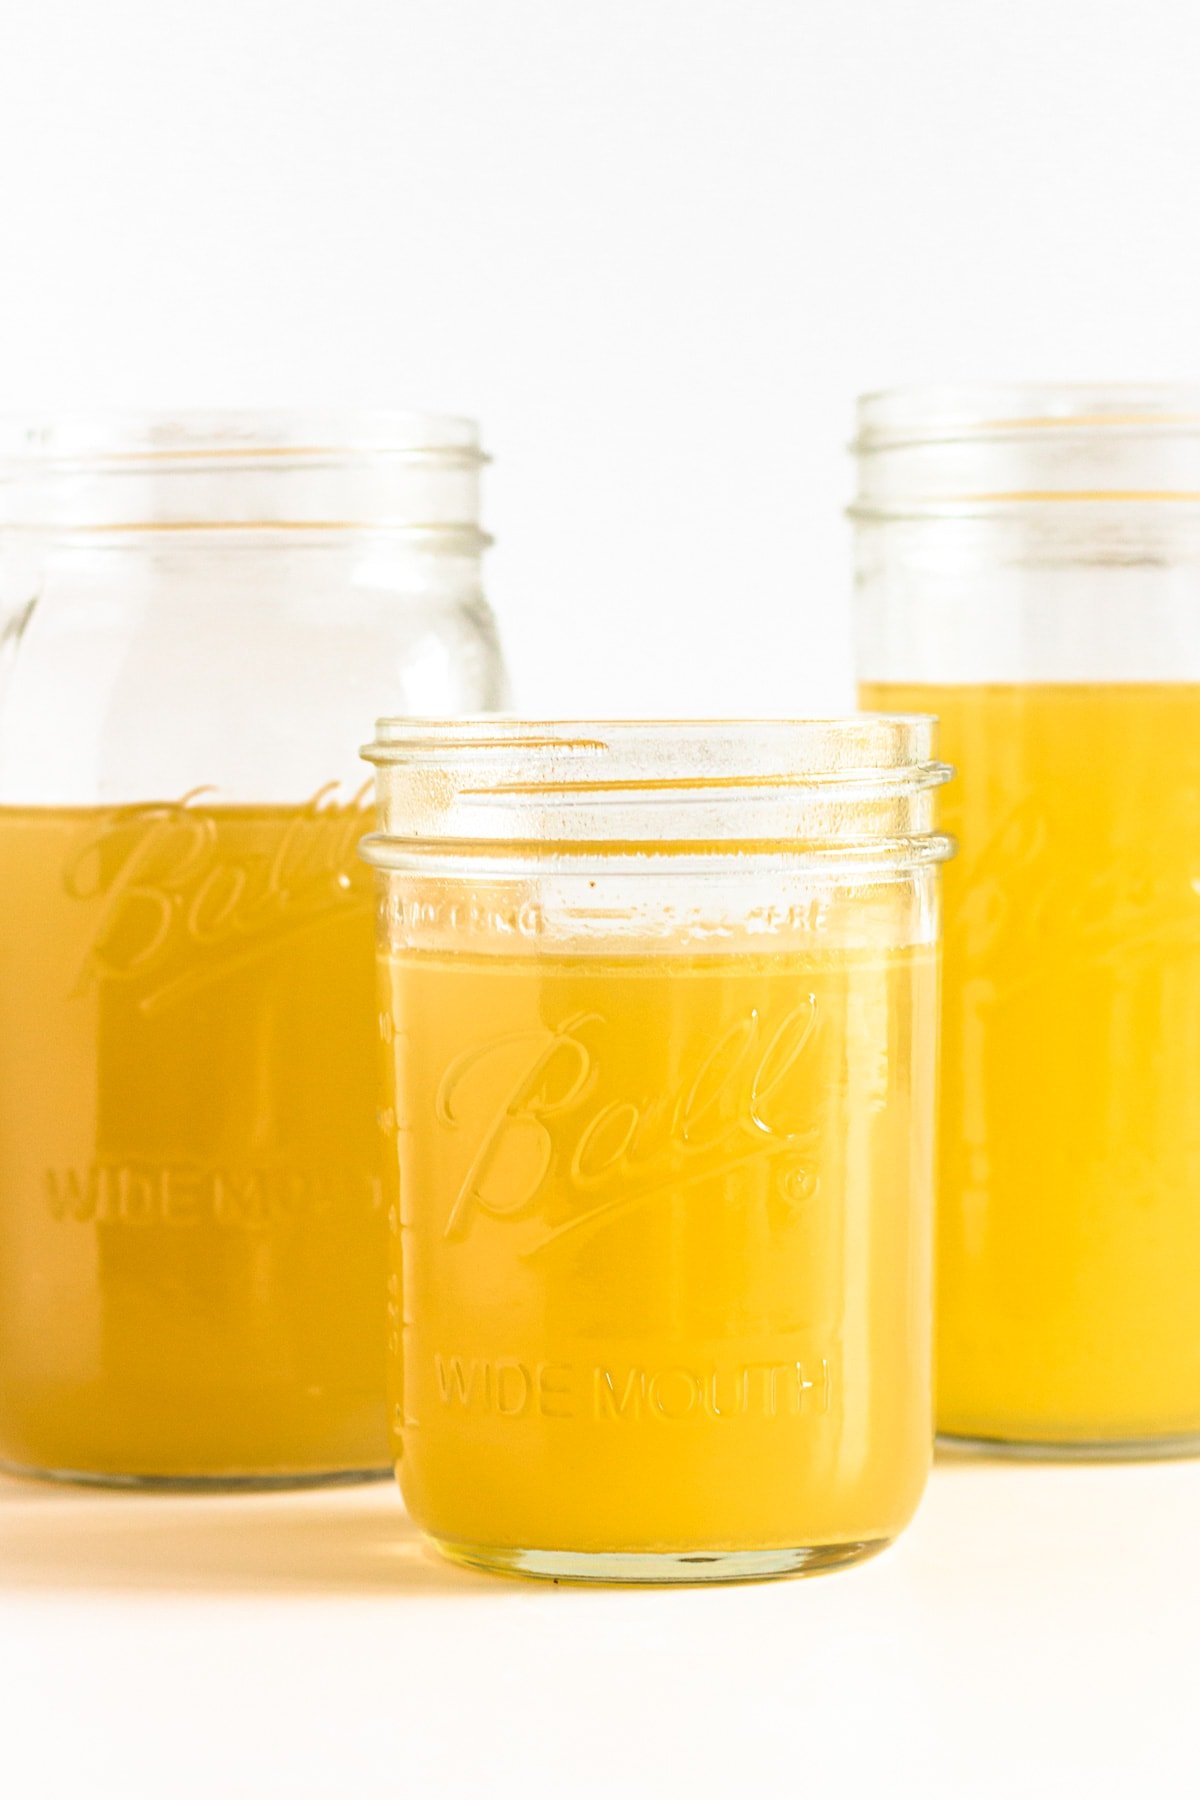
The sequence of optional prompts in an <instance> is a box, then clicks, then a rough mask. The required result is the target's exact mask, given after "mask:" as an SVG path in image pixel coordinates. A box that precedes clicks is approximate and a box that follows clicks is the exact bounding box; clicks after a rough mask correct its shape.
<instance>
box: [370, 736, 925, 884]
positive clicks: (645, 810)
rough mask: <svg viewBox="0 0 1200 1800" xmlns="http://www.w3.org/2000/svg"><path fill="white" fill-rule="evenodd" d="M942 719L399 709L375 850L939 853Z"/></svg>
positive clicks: (622, 857)
mask: <svg viewBox="0 0 1200 1800" xmlns="http://www.w3.org/2000/svg"><path fill="white" fill-rule="evenodd" d="M936 734H937V720H936V719H935V718H933V717H932V716H931V715H929V714H923V713H890V714H889V713H856V714H844V715H841V716H839V717H834V718H808V719H778V718H776V719H667V718H657V719H612V720H586V719H531V718H513V717H510V716H505V715H495V716H488V715H477V716H475V717H469V718H458V719H419V718H402V717H401V718H384V719H380V720H379V721H378V724H377V727H376V736H375V738H374V740H373V741H372V743H370V744H368V745H366V746H365V747H364V749H363V752H362V754H363V756H364V758H365V759H366V760H367V761H368V762H371V763H373V764H374V765H375V766H376V769H377V785H378V796H379V830H378V831H377V832H376V833H375V834H374V835H373V836H372V837H370V838H368V839H367V840H366V842H365V844H364V846H363V852H364V855H366V857H367V859H368V860H369V861H371V862H374V863H376V864H378V865H380V866H384V867H392V868H395V867H398V866H400V864H401V862H403V861H404V860H405V859H414V860H416V861H418V862H421V863H427V862H428V861H429V859H431V858H434V859H438V860H441V859H450V860H458V859H461V858H468V859H469V858H472V857H484V858H486V859H491V860H493V861H494V859H495V858H496V857H497V856H500V857H501V858H503V857H504V856H505V855H511V856H513V857H515V858H517V859H521V858H528V857H539V858H542V857H546V856H551V857H554V858H559V859H566V860H568V861H570V862H571V863H572V864H577V863H578V862H579V861H580V860H583V861H587V862H588V863H589V864H594V865H596V866H605V867H607V868H612V867H613V866H615V865H616V864H622V865H628V866H637V865H638V863H639V859H640V860H641V861H643V862H644V861H645V860H646V859H647V858H650V857H655V856H657V857H662V856H668V857H670V858H672V859H673V860H674V859H690V860H691V861H692V863H694V864H695V866H696V867H697V869H699V868H701V867H702V866H711V865H713V864H720V863H722V862H727V861H728V858H729V857H730V855H732V854H736V855H738V856H739V857H743V858H753V859H755V860H756V861H761V860H764V859H765V860H766V861H768V862H769V861H772V860H773V861H775V862H778V860H779V859H780V858H783V859H785V860H787V861H789V862H790V863H792V864H794V863H795V862H797V861H809V860H814V859H820V860H822V861H823V860H826V859H827V858H829V857H830V856H833V857H836V858H837V859H839V860H843V861H848V862H849V861H857V860H860V859H862V860H867V861H870V862H871V863H873V864H878V863H880V862H883V863H887V864H889V865H893V864H895V863H896V862H914V861H940V860H942V859H943V858H944V857H945V856H947V855H949V854H950V851H951V845H950V841H949V840H948V839H946V838H945V837H943V836H941V835H939V834H938V833H937V832H936V830H935V829H934V818H933V813H932V811H931V806H932V793H931V790H933V789H935V788H937V787H940V786H941V784H942V783H943V782H944V781H946V780H948V779H949V778H950V775H951V773H952V771H951V770H950V769H949V768H947V767H946V765H945V764H943V763H941V762H938V761H937V760H936V755H935V752H936Z"/></svg>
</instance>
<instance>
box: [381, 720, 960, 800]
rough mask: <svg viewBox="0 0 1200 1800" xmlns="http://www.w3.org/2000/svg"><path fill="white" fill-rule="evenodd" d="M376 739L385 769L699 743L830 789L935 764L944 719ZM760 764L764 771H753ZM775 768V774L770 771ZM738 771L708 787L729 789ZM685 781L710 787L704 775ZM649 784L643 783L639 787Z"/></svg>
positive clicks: (450, 725) (396, 732)
mask: <svg viewBox="0 0 1200 1800" xmlns="http://www.w3.org/2000/svg"><path fill="white" fill-rule="evenodd" d="M375 734H376V735H375V737H374V739H373V740H372V742H371V743H369V744H364V745H363V747H362V751H361V754H362V756H363V758H364V760H365V761H367V762H370V763H374V764H376V765H383V764H394V763H402V762H407V761H413V760H415V759H421V760H436V759H439V758H444V757H466V758H474V759H476V760H478V758H479V757H480V756H481V755H482V754H485V753H487V752H496V753H498V754H502V753H503V752H505V751H509V752H512V753H513V754H517V755H519V754H522V753H524V754H527V755H537V754H538V753H541V752H546V753H553V752H558V753H563V754H567V755H576V756H579V757H581V758H588V757H592V758H597V759H599V758H602V757H603V756H604V755H605V754H606V753H612V752H617V753H624V754H626V755H629V754H633V753H635V752H638V751H640V752H641V753H642V754H643V755H645V756H647V757H649V758H651V759H654V760H659V759H667V758H669V756H670V753H671V752H672V751H679V752H681V753H683V754H685V755H686V754H688V753H689V752H691V751H692V750H694V749H695V748H696V746H697V743H698V742H704V743H706V744H709V745H711V744H713V743H714V742H715V741H716V740H721V741H723V742H724V743H725V744H727V745H729V746H730V747H731V749H733V750H735V751H736V752H737V753H738V754H739V755H740V756H741V757H742V758H743V759H744V758H746V757H749V759H750V764H749V765H747V766H745V767H744V768H743V769H742V772H741V778H743V779H746V778H754V779H767V778H775V779H778V780H781V781H783V780H786V781H788V782H789V783H790V782H792V781H795V782H802V781H805V780H808V781H811V782H814V783H816V782H823V781H824V780H826V779H828V778H829V777H831V776H839V775H842V774H852V773H862V774H880V773H884V772H899V773H905V772H907V773H916V772H917V771H918V770H920V769H923V768H925V767H926V766H927V765H929V766H935V767H940V766H941V765H936V764H931V763H930V759H931V758H932V755H933V750H934V747H935V744H936V735H937V719H936V717H935V715H934V714H932V713H899V712H896V713H881V712H861V713H840V714H830V715H819V714H814V715H810V716H808V717H797V718H781V717H762V718H753V717H727V718H719V717H710V718H688V717H679V718H671V717H666V716H663V717H654V718H609V719H584V718H563V717H534V716H530V717H518V716H516V715H514V714H508V713H476V714H463V715H462V716H460V717H448V718H432V717H430V718H423V717H417V716H411V717H410V716H408V715H405V714H393V715H390V716H388V715H385V716H384V717H382V718H379V719H377V720H376V722H375ZM754 763H758V764H759V765H763V766H759V767H757V768H755V767H753V766H750V765H752V764H754ZM765 765H770V766H765ZM729 777H730V771H724V772H723V773H722V774H720V775H716V774H714V775H712V776H710V777H708V778H707V779H709V780H711V781H712V782H713V784H714V785H715V784H716V783H717V782H720V783H721V784H722V785H727V784H728V780H729ZM679 779H680V780H681V781H693V782H701V783H702V782H704V781H705V780H706V777H705V776H704V774H702V773H697V772H696V770H695V768H694V766H691V767H689V768H688V770H687V771H686V772H681V773H680V774H679ZM639 785H640V784H639Z"/></svg>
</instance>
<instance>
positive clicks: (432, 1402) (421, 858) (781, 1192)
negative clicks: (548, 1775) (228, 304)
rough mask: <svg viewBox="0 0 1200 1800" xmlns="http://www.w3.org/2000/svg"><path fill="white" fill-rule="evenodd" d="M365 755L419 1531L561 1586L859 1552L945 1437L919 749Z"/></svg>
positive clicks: (849, 731) (772, 727)
mask: <svg viewBox="0 0 1200 1800" xmlns="http://www.w3.org/2000/svg"><path fill="white" fill-rule="evenodd" d="M365 754H366V755H367V757H368V759H369V760H370V761H371V762H373V763H374V764H375V766H376V771H377V792H378V801H379V807H378V818H379V829H378V831H377V833H376V834H375V835H374V836H371V837H369V838H367V839H366V841H365V845H364V853H365V855H366V857H367V859H368V860H369V861H370V862H371V863H372V864H373V865H374V867H375V869H376V871H377V880H378V946H379V951H378V955H379V982H380V1001H379V1022H380V1030H381V1034H382V1037H383V1041H384V1045H385V1058H384V1061H385V1069H386V1082H387V1087H386V1093H385V1097H384V1103H383V1105H384V1125H385V1130H386V1131H390V1133H391V1138H392V1156H391V1159H390V1163H389V1170H388V1178H389V1180H390V1181H391V1183H392V1184H393V1193H394V1209H393V1215H392V1236H391V1243H392V1308H393V1328H394V1329H393V1341H392V1357H391V1362H392V1377H393V1389H392V1400H393V1416H392V1434H393V1438H392V1441H393V1450H394V1454H395V1457H396V1465H397V1472H398V1475H399V1478H400V1482H401V1485H402V1488H403V1491H404V1497H405V1500H406V1502H407V1504H408V1507H409V1510H410V1512H411V1514H412V1517H413V1518H414V1520H415V1521H416V1523H417V1524H418V1525H419V1526H420V1527H421V1528H422V1529H423V1530H424V1531H425V1532H427V1533H428V1534H429V1535H430V1536H431V1537H432V1538H433V1539H434V1540H435V1541H436V1542H437V1544H438V1545H439V1547H440V1548H441V1549H442V1550H443V1551H444V1552H445V1553H446V1554H447V1555H448V1556H450V1557H451V1558H453V1559H455V1560H457V1561H460V1562H466V1563H470V1564H474V1565H477V1566H480V1567H483V1568H490V1569H497V1570H505V1571H518V1572H521V1573H524V1574H527V1575H536V1576H546V1577H552V1578H567V1579H572V1580H583V1581H645V1582H656V1581H721V1580H737V1579H750V1578H754V1577H758V1576H766V1575H782V1574H787V1573H790V1572H796V1571H803V1570H811V1569H819V1568H825V1567H829V1566H833V1565H836V1564H840V1563H847V1562H852V1561H854V1560H855V1559H857V1558H860V1557H863V1556H866V1555H868V1554H870V1553H871V1552H873V1551H875V1550H878V1549H879V1548H881V1547H882V1546H883V1545H885V1544H886V1543H887V1542H888V1541H889V1540H890V1539H891V1538H893V1537H894V1536H895V1535H896V1533H897V1532H898V1531H900V1530H901V1528H902V1527H903V1526H904V1524H905V1523H906V1522H907V1520H908V1519H909V1518H910V1516H911V1515H912V1512H913V1510H914V1508H915V1507H916V1505H917V1501H918V1499H919V1497H920V1495H921V1491H922V1488H923V1486H924V1483H925V1479H926V1473H927V1468H928V1464H929V1458H930V1448H931V1442H932V1431H933V1419H932V1379H931V1370H930V1340H931V1324H932V1321H931V1297H930V1265H931V1259H932V1225H931V1163H932V1154H933V1146H932V1137H933V1111H934V1092H933V1090H934V1075H935V1051H936V1030H937V1024H936V1020H937V979H938V978H937V957H938V918H939V893H938V890H939V867H938V865H939V863H940V861H941V859H942V858H943V856H944V855H945V854H946V849H947V841H946V839H945V838H943V837H941V836H940V835H938V833H937V831H936V830H935V821H934V805H935V797H934V790H935V788H936V786H937V784H938V783H940V782H941V780H942V779H943V777H944V776H945V774H946V773H947V771H946V770H945V769H943V768H942V767H941V766H940V765H939V764H938V763H936V762H935V761H933V760H932V756H933V725H932V722H931V721H929V720H924V719H917V718H906V719H901V718H891V719H887V718H873V719H872V718H857V719H844V720H834V721H814V722H795V723H785V722H775V723H769V722H766V723H764V722H759V723H710V724H696V723H692V724H686V723H624V724H610V723H605V724H592V723H541V722H535V723H522V722H519V721H513V720H503V721H477V722H464V721H456V722H447V723H445V724H436V723H435V724H417V725H414V724H413V723H411V722H409V721H406V720H402V719H385V720H382V721H381V722H380V725H379V727H378V734H377V737H376V739H375V742H374V744H373V745H371V746H370V747H369V748H368V750H367V751H366V752H365Z"/></svg>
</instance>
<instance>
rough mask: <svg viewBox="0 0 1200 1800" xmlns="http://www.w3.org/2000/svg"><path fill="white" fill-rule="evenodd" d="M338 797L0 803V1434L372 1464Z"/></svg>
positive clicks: (367, 971)
mask: <svg viewBox="0 0 1200 1800" xmlns="http://www.w3.org/2000/svg"><path fill="white" fill-rule="evenodd" d="M361 821H362V813H361V810H360V809H359V807H358V806H357V805H356V804H351V805H345V804H343V805H339V804H337V803H336V800H335V797H334V796H333V795H332V794H327V795H322V796H318V798H317V800H316V801H314V803H313V804H312V805H311V806H309V807H307V808H249V807H247V808H233V807H231V808H206V807H205V805H204V803H203V798H202V797H197V798H196V799H194V800H192V801H190V802H189V803H187V804H179V805H174V806H158V807H149V806H147V807H128V808H123V809H119V810H114V811H102V810H66V809H63V810H59V809H48V808H46V809H15V808H0V891H2V892H3V894H4V901H5V910H4V921H3V929H2V931H0V1460H3V1461H5V1462H8V1463H11V1464H16V1465H20V1466H24V1467H29V1468H38V1469H49V1470H65V1471H75V1472H78V1473H94V1474H107V1475H141V1476H172V1477H207V1476H226V1477H229V1476H273V1475H289V1474H297V1475H300V1474H315V1473H319V1472H329V1471H335V1470H343V1469H361V1468H364V1467H375V1466H379V1465H381V1464H385V1463H386V1454H385V1452H386V1417H385V1398H384V1338H385V1326H384V1319H383V1314H384V1309H385V1301H384V1292H385V1282H386V1275H385V1248H384V1245H385V1238H386V1231H385V1227H384V1222H383V1211H382V1204H381V1197H380V1182H379V1166H378V1149H377V1136H378V1134H377V1126H376V1121H375V1108H374V1088H375V1081H376V1057H377V1033H376V1028H375V1007H374V995H373V933H372V922H371V911H372V908H371V889H370V882H369V879H368V877H367V875H366V871H365V870H360V868H359V865H358V863H357V860H356V857H355V854H354V850H355V842H356V840H357V837H358V836H359V834H360V832H361V830H362V824H361Z"/></svg>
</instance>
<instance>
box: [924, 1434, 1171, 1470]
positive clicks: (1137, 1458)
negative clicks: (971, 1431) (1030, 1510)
mask: <svg viewBox="0 0 1200 1800" xmlns="http://www.w3.org/2000/svg"><path fill="white" fill-rule="evenodd" d="M937 1449H938V1452H939V1454H943V1455H949V1456H981V1457H982V1456H991V1457H1003V1458H1004V1459H1005V1460H1007V1461H1010V1462H1047V1463H1055V1462H1173V1461H1177V1460H1180V1459H1182V1458H1185V1457H1189V1456H1200V1432H1182V1433H1180V1434H1179V1435H1178V1436H1175V1437H1161V1438H1115V1439H1104V1438H1099V1439H1081V1440H1080V1441H1079V1442H1078V1443H1075V1442H1072V1441H1070V1440H1068V1441H1065V1442H1064V1441H1061V1440H1054V1439H1050V1438H1001V1437H995V1438H992V1437H977V1436H972V1435H968V1434H967V1433H961V1434H960V1433H959V1432H956V1431H939V1432H938V1435H937Z"/></svg>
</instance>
